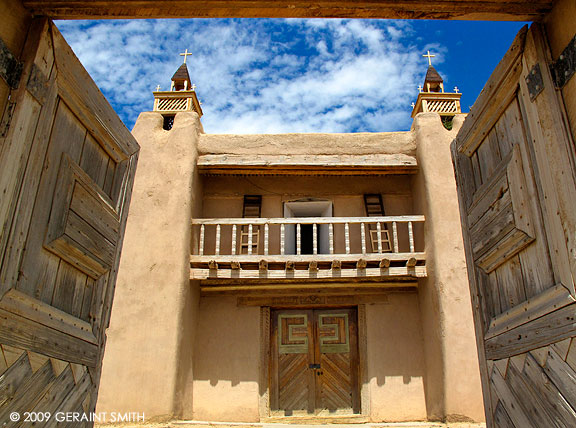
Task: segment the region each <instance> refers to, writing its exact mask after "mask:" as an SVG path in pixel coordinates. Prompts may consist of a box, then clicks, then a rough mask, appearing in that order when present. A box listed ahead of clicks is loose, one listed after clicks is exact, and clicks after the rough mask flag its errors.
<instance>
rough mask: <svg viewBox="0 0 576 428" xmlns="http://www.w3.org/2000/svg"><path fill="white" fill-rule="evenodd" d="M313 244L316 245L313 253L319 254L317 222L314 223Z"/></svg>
mask: <svg viewBox="0 0 576 428" xmlns="http://www.w3.org/2000/svg"><path fill="white" fill-rule="evenodd" d="M312 244H313V246H314V248H313V253H314V254H315V255H316V254H318V226H317V225H316V223H314V224H313V225H312Z"/></svg>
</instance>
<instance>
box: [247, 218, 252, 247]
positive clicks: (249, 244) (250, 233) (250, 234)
mask: <svg viewBox="0 0 576 428" xmlns="http://www.w3.org/2000/svg"><path fill="white" fill-rule="evenodd" d="M248 254H249V255H251V254H252V224H249V225H248Z"/></svg>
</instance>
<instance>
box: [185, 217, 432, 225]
mask: <svg viewBox="0 0 576 428" xmlns="http://www.w3.org/2000/svg"><path fill="white" fill-rule="evenodd" d="M424 220H425V217H424V216H423V215H404V216H383V217H376V216H375V217H289V218H264V217H262V218H193V219H192V224H204V225H216V224H220V225H226V224H236V225H250V224H253V225H263V224H298V223H300V224H314V223H316V224H345V223H350V224H361V223H366V224H369V223H374V224H376V223H391V222H394V221H395V222H398V223H408V222H412V223H422V222H424Z"/></svg>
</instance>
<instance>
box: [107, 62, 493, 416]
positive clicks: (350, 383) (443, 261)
mask: <svg viewBox="0 0 576 428" xmlns="http://www.w3.org/2000/svg"><path fill="white" fill-rule="evenodd" d="M154 96H155V102H154V111H152V112H147V113H142V114H141V115H140V117H139V119H138V121H137V123H136V126H135V128H134V130H133V135H134V136H135V137H136V139H137V140H138V142H139V144H140V145H141V152H140V158H139V169H138V171H137V173H136V177H135V185H134V190H133V194H132V204H131V208H130V214H129V218H128V223H127V229H126V238H125V241H124V248H123V256H122V260H121V265H120V269H119V276H118V283H117V287H116V295H115V302H114V307H113V311H112V317H111V323H110V327H109V329H108V332H107V337H108V339H107V348H106V354H105V357H104V363H103V373H102V379H101V388H100V393H99V401H98V407H97V411H102V412H104V411H107V412H111V411H139V412H144V413H145V414H146V415H147V417H158V418H171V417H178V418H183V419H195V420H206V421H232V422H258V421H294V420H299V421H309V420H315V421H327V420H329V421H340V422H346V421H349V422H354V421H355V422H362V421H370V422H382V421H419V420H448V421H481V420H483V418H484V416H483V415H484V409H483V405H482V396H481V386H480V377H479V370H478V363H477V350H476V344H475V341H474V331H473V319H472V310H471V306H470V296H469V291H468V284H467V276H466V264H465V257H464V251H463V244H462V236H461V230H460V227H459V219H458V202H457V194H456V186H455V181H454V174H453V169H452V164H451V157H450V148H449V145H450V143H451V141H452V140H453V139H454V137H455V135H456V134H457V132H458V129H459V127H460V126H461V124H462V122H463V120H464V116H465V115H463V114H461V113H460V105H459V98H460V94H459V93H457V92H453V93H447V92H444V86H443V81H442V78H441V77H440V75H439V74H438V73H437V72H436V70H435V69H434V68H433V67H432V66H431V65H430V66H429V68H428V72H427V75H426V81H425V83H424V87H423V88H422V89H421V92H420V93H419V96H418V99H417V102H416V104H415V105H414V110H413V117H414V118H415V119H414V123H413V126H412V129H411V130H410V131H407V132H391V133H358V134H282V135H211V134H206V133H204V131H203V129H202V125H201V122H200V117H201V115H202V114H203V112H202V109H201V106H200V103H199V102H198V99H197V96H196V88H195V86H193V85H192V84H191V81H190V77H189V74H188V69H187V66H186V64H185V63H184V64H182V66H181V67H180V68H179V69H178V71H177V72H176V73H175V75H174V76H173V78H172V86H171V90H170V91H157V92H155V93H154ZM448 128H450V130H449V129H448ZM455 225H456V226H457V227H455Z"/></svg>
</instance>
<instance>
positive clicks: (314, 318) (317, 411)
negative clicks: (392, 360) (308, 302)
mask: <svg viewBox="0 0 576 428" xmlns="http://www.w3.org/2000/svg"><path fill="white" fill-rule="evenodd" d="M272 320H273V322H272V332H271V334H272V337H271V345H272V346H271V350H272V362H271V363H272V364H271V393H272V396H271V398H272V399H271V410H272V413H273V414H277V415H283V416H297V415H310V414H314V415H318V416H324V415H331V414H353V413H360V397H359V386H358V371H359V367H358V334H357V331H358V329H357V311H356V309H354V308H346V309H308V310H300V309H298V310H278V311H274V312H272Z"/></svg>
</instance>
